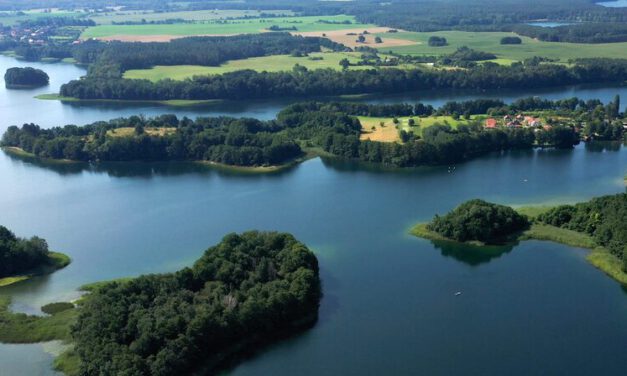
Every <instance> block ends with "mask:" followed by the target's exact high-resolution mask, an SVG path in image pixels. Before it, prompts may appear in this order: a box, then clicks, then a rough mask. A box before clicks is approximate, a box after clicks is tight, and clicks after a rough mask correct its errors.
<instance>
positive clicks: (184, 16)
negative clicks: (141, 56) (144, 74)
mask: <svg viewBox="0 0 627 376" xmlns="http://www.w3.org/2000/svg"><path fill="white" fill-rule="evenodd" d="M262 13H266V14H275V15H283V16H292V15H293V14H294V13H293V12H292V11H291V10H268V11H258V10H217V9H216V10H196V11H180V12H155V11H151V10H148V11H140V10H129V11H118V12H103V13H97V14H94V15H92V16H89V18H91V19H92V20H94V22H95V23H97V24H98V25H111V24H113V22H118V23H120V22H143V21H146V22H151V21H165V20H170V19H181V20H185V21H210V20H223V19H226V18H242V17H260V16H261V14H262Z"/></svg>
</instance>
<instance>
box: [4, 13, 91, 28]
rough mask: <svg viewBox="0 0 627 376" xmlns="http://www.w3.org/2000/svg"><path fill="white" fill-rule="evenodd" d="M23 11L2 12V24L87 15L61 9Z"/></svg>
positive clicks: (8, 24) (9, 24)
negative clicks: (18, 12) (19, 12)
mask: <svg viewBox="0 0 627 376" xmlns="http://www.w3.org/2000/svg"><path fill="white" fill-rule="evenodd" d="M21 13H22V14H17V13H16V12H0V24H2V25H4V26H13V25H15V24H17V23H18V22H21V21H26V20H36V19H38V18H46V17H79V16H83V15H85V13H81V12H69V11H61V10H52V11H51V12H44V11H43V10H31V11H25V12H21Z"/></svg>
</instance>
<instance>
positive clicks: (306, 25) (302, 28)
mask: <svg viewBox="0 0 627 376" xmlns="http://www.w3.org/2000/svg"><path fill="white" fill-rule="evenodd" d="M320 20H324V21H326V22H319V21H320ZM343 22H351V23H350V24H344V23H343ZM355 22H356V21H355V20H354V18H353V17H352V16H344V15H339V16H311V17H276V18H256V19H250V20H228V21H213V22H203V23H200V22H197V23H179V24H171V25H99V26H95V27H90V28H87V29H86V30H85V31H84V32H83V34H82V35H81V38H82V39H89V38H97V39H103V40H125V41H131V40H136V41H140V42H141V41H146V40H147V39H149V40H155V38H156V37H158V38H159V39H160V40H163V41H168V40H171V39H174V38H181V37H186V36H194V35H236V34H255V33H262V32H266V31H267V29H268V28H269V27H271V26H277V27H279V28H291V27H295V28H296V30H294V32H312V31H322V32H324V31H332V30H342V29H348V28H359V29H363V30H365V29H367V28H372V27H374V26H373V25H365V24H360V23H355ZM147 37H151V38H147Z"/></svg>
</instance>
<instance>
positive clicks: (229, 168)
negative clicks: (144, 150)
mask: <svg viewBox="0 0 627 376" xmlns="http://www.w3.org/2000/svg"><path fill="white" fill-rule="evenodd" d="M0 149H1V150H2V151H4V152H5V153H7V154H9V155H12V156H15V157H19V158H25V159H35V160H38V161H42V162H45V163H51V164H89V163H90V162H86V161H75V160H71V159H53V158H42V157H38V156H36V155H35V154H33V153H29V152H27V151H26V150H24V149H22V148H18V147H15V146H2V147H0ZM318 156H320V155H319V153H318V152H316V151H313V150H307V151H305V153H304V154H303V155H302V156H300V157H298V158H296V159H294V160H291V161H289V162H287V163H285V164H282V165H272V166H235V165H227V164H224V163H219V162H213V161H186V160H183V161H168V160H166V161H121V162H110V163H152V162H155V163H167V162H182V163H190V164H196V165H199V166H205V167H209V168H212V169H216V170H221V171H226V172H239V173H249V174H268V173H274V172H280V171H284V170H286V169H289V168H291V167H294V166H297V165H299V164H300V163H302V162H305V161H307V160H309V159H312V158H315V157H318ZM102 163H109V162H108V161H104V162H102Z"/></svg>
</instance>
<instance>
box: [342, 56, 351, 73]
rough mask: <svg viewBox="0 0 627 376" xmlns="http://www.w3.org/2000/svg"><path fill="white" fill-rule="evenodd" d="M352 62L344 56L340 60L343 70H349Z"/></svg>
mask: <svg viewBox="0 0 627 376" xmlns="http://www.w3.org/2000/svg"><path fill="white" fill-rule="evenodd" d="M350 65H351V63H350V61H348V59H347V58H344V59H342V60H340V66H341V67H342V70H347V69H348V67H350Z"/></svg>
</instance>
